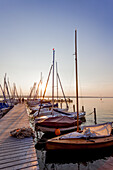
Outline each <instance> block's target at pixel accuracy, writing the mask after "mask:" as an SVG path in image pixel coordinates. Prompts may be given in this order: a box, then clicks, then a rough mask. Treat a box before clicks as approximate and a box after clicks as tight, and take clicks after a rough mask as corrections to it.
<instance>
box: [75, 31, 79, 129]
mask: <svg viewBox="0 0 113 170" xmlns="http://www.w3.org/2000/svg"><path fill="white" fill-rule="evenodd" d="M75 66H76V67H75V69H76V70H75V71H76V108H77V132H78V131H79V111H78V68H77V30H75Z"/></svg>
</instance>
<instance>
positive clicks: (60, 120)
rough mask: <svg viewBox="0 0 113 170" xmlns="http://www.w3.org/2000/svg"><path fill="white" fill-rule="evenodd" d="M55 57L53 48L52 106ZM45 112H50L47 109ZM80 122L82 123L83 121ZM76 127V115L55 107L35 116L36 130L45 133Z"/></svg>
mask: <svg viewBox="0 0 113 170" xmlns="http://www.w3.org/2000/svg"><path fill="white" fill-rule="evenodd" d="M54 57H55V50H54V49H53V78H52V106H54ZM58 110H60V112H61V111H62V110H61V109H59V108H58ZM58 110H57V111H58ZM45 114H46V115H47V114H48V113H47V111H46V112H45ZM78 121H79V120H78ZM79 122H80V123H82V122H81V121H79ZM76 128H77V120H76V119H75V118H74V117H70V116H69V115H66V114H63V113H58V112H57V113H56V111H54V107H52V110H51V114H49V115H47V116H42V117H41V116H40V117H37V118H35V130H36V131H38V130H41V131H42V132H44V133H51V132H53V133H55V130H56V129H59V130H60V133H62V132H65V131H70V130H75V129H76Z"/></svg>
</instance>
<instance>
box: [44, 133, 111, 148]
mask: <svg viewBox="0 0 113 170" xmlns="http://www.w3.org/2000/svg"><path fill="white" fill-rule="evenodd" d="M110 146H113V135H112V136H109V137H103V138H95V139H89V140H86V139H70V140H69V139H68V140H66V139H63V140H60V139H59V137H56V138H53V139H50V140H48V141H47V143H46V150H82V151H83V150H94V149H100V148H101V149H102V148H107V147H110Z"/></svg>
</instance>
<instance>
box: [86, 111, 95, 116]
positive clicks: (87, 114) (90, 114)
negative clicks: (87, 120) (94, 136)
mask: <svg viewBox="0 0 113 170" xmlns="http://www.w3.org/2000/svg"><path fill="white" fill-rule="evenodd" d="M92 113H94V111H93V112H91V113H88V114H87V115H86V116H89V115H91V114H92Z"/></svg>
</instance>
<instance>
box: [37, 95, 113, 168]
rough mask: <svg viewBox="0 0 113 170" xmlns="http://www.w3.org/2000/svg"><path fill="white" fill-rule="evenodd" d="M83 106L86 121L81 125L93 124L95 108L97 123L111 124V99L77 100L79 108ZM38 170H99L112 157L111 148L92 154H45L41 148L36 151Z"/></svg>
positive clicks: (112, 115)
mask: <svg viewBox="0 0 113 170" xmlns="http://www.w3.org/2000/svg"><path fill="white" fill-rule="evenodd" d="M73 104H75V101H73V103H70V105H69V107H70V111H73ZM82 106H84V108H85V111H86V121H85V122H83V125H92V124H94V114H93V113H92V114H91V115H89V113H91V112H92V111H93V109H94V108H96V111H97V112H96V114H97V123H104V122H108V121H110V122H113V99H112V98H103V99H102V100H100V99H99V98H91V99H89V98H88V99H79V108H82ZM64 107H65V104H64ZM37 157H38V161H39V167H40V170H44V169H45V170H46V169H47V170H51V169H52V170H64V169H65V170H97V169H99V168H100V169H101V168H102V166H103V165H104V163H106V161H107V160H108V159H109V158H112V157H113V148H112V147H111V148H110V149H104V150H96V151H93V152H87V153H86V152H84V153H83V152H82V153H80V152H78V153H77V152H72V151H70V152H69V151H68V152H67V151H66V152H64V151H63V152H55V151H54V152H46V151H45V150H43V148H40V150H37Z"/></svg>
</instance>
